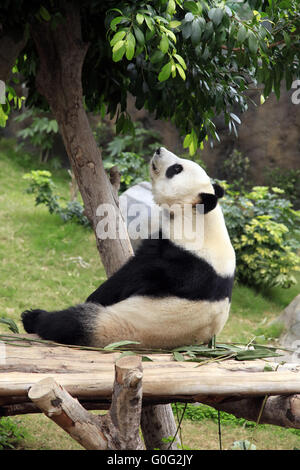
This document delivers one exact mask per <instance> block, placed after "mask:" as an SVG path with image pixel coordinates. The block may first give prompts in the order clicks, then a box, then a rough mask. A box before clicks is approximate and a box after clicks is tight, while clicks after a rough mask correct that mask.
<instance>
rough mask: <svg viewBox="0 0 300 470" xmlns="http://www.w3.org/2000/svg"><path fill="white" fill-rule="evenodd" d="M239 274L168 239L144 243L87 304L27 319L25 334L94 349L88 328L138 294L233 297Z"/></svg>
mask: <svg viewBox="0 0 300 470" xmlns="http://www.w3.org/2000/svg"><path fill="white" fill-rule="evenodd" d="M232 285H233V275H232V276H228V277H223V276H220V275H218V274H217V273H216V272H215V270H214V269H213V268H212V266H210V265H209V264H208V263H207V262H206V261H204V260H202V259H200V258H198V257H196V256H195V255H193V254H191V253H189V252H188V251H186V250H184V249H183V248H180V247H178V246H176V245H175V244H174V243H172V242H171V241H170V240H168V239H157V240H144V241H143V243H142V245H141V247H140V248H139V249H138V251H137V253H136V256H134V257H132V258H131V259H130V260H129V261H128V262H127V263H126V264H125V265H124V266H123V267H122V268H121V269H120V270H119V271H117V272H116V273H115V274H114V275H113V276H111V277H110V278H109V279H108V280H107V281H106V282H104V283H103V284H102V285H101V286H100V287H98V289H97V290H95V292H93V293H92V294H91V295H90V296H89V297H88V299H87V301H86V302H87V303H85V304H81V305H77V306H75V307H70V308H69V309H66V310H62V311H60V312H51V313H48V312H45V311H43V310H32V311H28V310H27V311H26V312H23V314H22V320H23V325H24V328H25V330H26V331H27V332H28V333H37V334H38V335H39V336H41V337H42V338H45V339H48V340H52V341H56V342H59V343H65V344H89V337H88V333H87V331H88V328H87V326H88V325H89V326H90V327H91V325H92V320H93V317H94V316H95V315H97V314H99V312H98V307H97V304H101V305H103V306H108V305H112V304H115V303H117V302H120V301H121V300H125V299H127V298H128V297H130V296H133V295H146V296H150V297H167V296H177V297H180V298H185V299H189V300H208V301H212V302H213V301H218V300H222V299H225V298H226V297H228V298H229V299H230V298H231V291H232Z"/></svg>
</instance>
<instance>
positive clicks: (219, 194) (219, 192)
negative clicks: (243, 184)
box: [213, 183, 225, 199]
mask: <svg viewBox="0 0 300 470" xmlns="http://www.w3.org/2000/svg"><path fill="white" fill-rule="evenodd" d="M213 188H214V190H215V195H216V196H217V198H218V199H220V198H221V197H223V196H224V194H225V190H224V188H222V186H220V185H219V184H216V183H215V184H213Z"/></svg>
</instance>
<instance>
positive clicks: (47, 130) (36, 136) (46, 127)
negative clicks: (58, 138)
mask: <svg viewBox="0 0 300 470" xmlns="http://www.w3.org/2000/svg"><path fill="white" fill-rule="evenodd" d="M25 119H31V123H30V125H28V126H26V127H25V128H24V129H21V130H20V131H18V133H17V136H18V137H21V139H22V140H23V141H26V140H27V139H29V141H30V142H31V144H32V145H33V146H34V147H36V148H37V149H39V151H40V160H41V161H47V159H48V155H49V152H50V150H51V149H52V147H53V143H54V137H55V135H56V134H57V133H58V124H57V122H56V120H55V119H51V116H49V115H48V113H44V116H42V115H41V111H40V110H38V109H34V110H32V109H27V110H26V111H24V112H23V113H22V114H21V115H20V116H17V117H16V118H15V121H16V122H23V121H24V120H25Z"/></svg>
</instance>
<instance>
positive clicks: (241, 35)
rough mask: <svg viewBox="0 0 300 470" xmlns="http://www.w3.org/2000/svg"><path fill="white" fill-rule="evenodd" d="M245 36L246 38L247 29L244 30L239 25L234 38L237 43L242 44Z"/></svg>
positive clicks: (242, 26)
mask: <svg viewBox="0 0 300 470" xmlns="http://www.w3.org/2000/svg"><path fill="white" fill-rule="evenodd" d="M247 36H248V31H247V29H246V28H245V26H244V25H241V26H240V27H239V32H238V34H237V37H236V39H237V41H238V42H244V41H245V39H246V37H247Z"/></svg>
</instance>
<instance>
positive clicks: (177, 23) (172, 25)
mask: <svg viewBox="0 0 300 470" xmlns="http://www.w3.org/2000/svg"><path fill="white" fill-rule="evenodd" d="M180 25H181V21H170V23H169V28H172V29H174V28H178V26H180Z"/></svg>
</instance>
